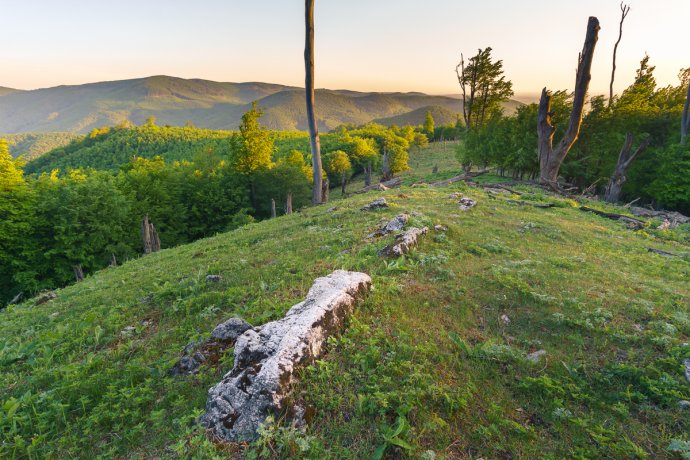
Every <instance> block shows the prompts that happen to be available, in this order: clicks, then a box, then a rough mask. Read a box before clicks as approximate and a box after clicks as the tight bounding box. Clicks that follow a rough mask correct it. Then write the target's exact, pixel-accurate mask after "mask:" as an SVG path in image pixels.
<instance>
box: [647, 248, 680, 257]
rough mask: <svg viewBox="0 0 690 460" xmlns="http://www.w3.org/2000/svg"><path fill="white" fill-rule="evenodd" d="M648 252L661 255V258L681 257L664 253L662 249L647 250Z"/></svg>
mask: <svg viewBox="0 0 690 460" xmlns="http://www.w3.org/2000/svg"><path fill="white" fill-rule="evenodd" d="M647 251H649V252H653V253H654V254H659V255H660V256H664V257H680V256H679V255H678V254H674V253H672V252H666V251H662V250H661V249H654V248H647Z"/></svg>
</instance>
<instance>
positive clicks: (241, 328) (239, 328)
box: [211, 318, 252, 342]
mask: <svg viewBox="0 0 690 460" xmlns="http://www.w3.org/2000/svg"><path fill="white" fill-rule="evenodd" d="M251 328H252V325H251V324H249V323H248V322H246V321H245V320H243V319H240V318H230V319H229V320H227V321H225V322H224V323H221V324H219V325H218V326H216V328H215V329H213V332H211V338H213V339H216V340H219V341H221V342H234V341H235V340H237V338H238V337H239V336H241V335H242V334H244V333H245V331H248V330H249V329H251Z"/></svg>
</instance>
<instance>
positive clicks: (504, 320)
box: [501, 315, 510, 326]
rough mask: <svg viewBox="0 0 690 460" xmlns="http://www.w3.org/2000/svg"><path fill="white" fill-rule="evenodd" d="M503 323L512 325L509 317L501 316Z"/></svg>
mask: <svg viewBox="0 0 690 460" xmlns="http://www.w3.org/2000/svg"><path fill="white" fill-rule="evenodd" d="M501 322H502V323H503V324H505V325H506V326H507V325H508V324H510V318H509V317H508V315H501Z"/></svg>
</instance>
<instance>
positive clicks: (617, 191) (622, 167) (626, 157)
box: [604, 133, 650, 203]
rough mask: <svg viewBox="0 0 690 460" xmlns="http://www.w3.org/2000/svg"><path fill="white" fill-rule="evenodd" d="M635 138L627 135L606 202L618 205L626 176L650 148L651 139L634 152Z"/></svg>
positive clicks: (610, 181) (606, 195)
mask: <svg viewBox="0 0 690 460" xmlns="http://www.w3.org/2000/svg"><path fill="white" fill-rule="evenodd" d="M633 139H634V136H633V135H632V133H626V135H625V142H624V143H623V148H622V149H621V153H620V155H618V164H616V169H615V170H614V172H613V175H612V176H611V179H609V183H608V185H607V186H606V192H605V193H604V200H606V201H607V202H609V203H616V202H617V201H618V199H619V198H620V196H621V190H623V184H625V180H626V177H625V174H626V173H627V171H628V168H629V167H630V165H631V164H632V162H633V161H634V160H635V158H637V156H638V155H639V154H641V153H642V152H643V151H644V149H646V148H647V146H649V143H650V139H646V140H644V141H643V142H642V143H641V144H640V145H639V147H637V150H635V151H634V152H633V151H632V144H633Z"/></svg>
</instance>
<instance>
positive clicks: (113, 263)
mask: <svg viewBox="0 0 690 460" xmlns="http://www.w3.org/2000/svg"><path fill="white" fill-rule="evenodd" d="M110 266H111V267H117V258H116V257H115V254H111V256H110Z"/></svg>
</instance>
